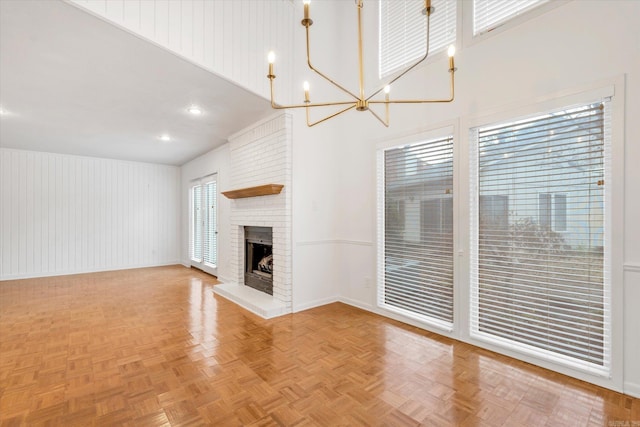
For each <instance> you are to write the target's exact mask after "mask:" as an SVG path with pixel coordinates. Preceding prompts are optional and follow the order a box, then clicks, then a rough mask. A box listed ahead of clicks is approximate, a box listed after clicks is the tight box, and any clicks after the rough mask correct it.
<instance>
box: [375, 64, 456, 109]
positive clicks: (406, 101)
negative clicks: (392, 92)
mask: <svg viewBox="0 0 640 427" xmlns="http://www.w3.org/2000/svg"><path fill="white" fill-rule="evenodd" d="M449 72H450V73H451V80H450V82H451V85H450V93H451V96H449V98H446V99H397V100H388V101H387V100H384V101H369V104H387V105H388V104H435V103H447V102H452V101H453V98H454V95H455V82H454V78H453V76H454V74H455V72H456V71H455V68H454V69H450V70H449Z"/></svg>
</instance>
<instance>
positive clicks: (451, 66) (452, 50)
mask: <svg viewBox="0 0 640 427" xmlns="http://www.w3.org/2000/svg"><path fill="white" fill-rule="evenodd" d="M455 54H456V47H455V46H454V45H451V46H449V49H447V55H449V71H450V72H452V73H453V72H454V71H456V66H455V64H454V62H453V55H455Z"/></svg>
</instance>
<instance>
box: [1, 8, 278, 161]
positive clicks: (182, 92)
mask: <svg viewBox="0 0 640 427" xmlns="http://www.w3.org/2000/svg"><path fill="white" fill-rule="evenodd" d="M193 104H195V105H198V106H199V107H200V108H201V109H202V110H203V114H202V115H200V116H194V115H191V114H189V113H188V112H187V108H188V107H189V106H190V105H193ZM0 107H1V108H2V110H3V111H4V113H3V114H2V116H1V117H0V146H1V147H5V148H18V149H25V150H36V151H46V152H55V153H67V154H76V155H84V156H95V157H103V158H111V159H123V160H134V161H144V162H152V163H163V164H173V165H181V164H183V163H185V162H187V161H189V160H190V159H192V158H194V157H196V156H198V155H200V154H203V153H205V152H207V151H209V150H211V149H213V148H215V147H217V146H220V145H222V144H224V142H225V141H226V138H227V137H228V136H229V135H230V134H233V133H234V132H236V131H238V130H240V129H242V128H244V127H246V126H247V125H249V124H251V123H253V122H255V121H257V120H259V119H260V118H262V117H265V116H267V115H268V114H270V113H271V110H270V108H269V103H268V101H266V100H265V99H263V98H262V97H259V96H258V95H255V94H253V93H251V92H249V91H247V90H245V89H243V88H241V87H239V86H236V85H234V84H233V83H231V82H229V81H227V80H225V79H223V78H221V77H219V76H217V75H215V74H213V73H211V72H209V71H206V70H204V69H202V68H200V67H198V66H196V65H194V64H192V63H190V62H188V61H186V60H184V59H182V58H180V57H178V56H176V55H174V54H172V53H170V52H168V51H166V50H165V49H163V48H161V47H158V46H156V45H154V44H152V43H150V42H148V41H145V40H142V39H140V38H138V37H137V36H134V35H133V34H130V33H128V32H126V31H124V30H122V29H120V28H117V27H115V26H113V25H111V24H109V23H106V22H104V21H102V20H101V19H99V18H97V17H95V16H92V15H90V14H88V13H86V12H84V11H82V10H80V9H78V8H76V7H74V6H72V5H69V4H67V3H64V2H62V1H58V0H56V1H51V0H33V1H23V0H2V1H0ZM162 134H168V135H170V137H171V140H170V141H168V142H167V141H162V140H160V139H159V137H160V135H162Z"/></svg>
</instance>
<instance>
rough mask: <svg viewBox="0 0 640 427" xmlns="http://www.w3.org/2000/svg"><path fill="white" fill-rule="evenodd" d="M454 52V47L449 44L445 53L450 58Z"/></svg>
mask: <svg viewBox="0 0 640 427" xmlns="http://www.w3.org/2000/svg"><path fill="white" fill-rule="evenodd" d="M455 54H456V47H455V46H454V45H451V46H449V49H447V55H449V58H451V57H452V56H453V55H455Z"/></svg>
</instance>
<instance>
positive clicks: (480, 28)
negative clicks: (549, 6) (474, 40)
mask: <svg viewBox="0 0 640 427" xmlns="http://www.w3.org/2000/svg"><path fill="white" fill-rule="evenodd" d="M547 1H548V0H518V1H515V0H473V35H474V36H475V35H478V34H481V33H486V32H489V31H491V30H493V29H494V28H496V27H498V26H499V25H501V24H503V23H505V22H506V21H508V20H510V19H512V18H514V17H516V16H518V15H521V14H523V13H524V12H526V11H529V10H531V9H533V8H535V7H537V6H539V5H541V4H543V3H546V2H547Z"/></svg>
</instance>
